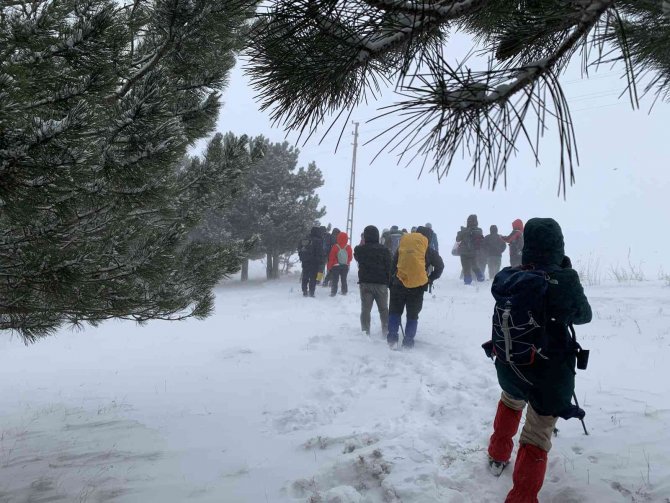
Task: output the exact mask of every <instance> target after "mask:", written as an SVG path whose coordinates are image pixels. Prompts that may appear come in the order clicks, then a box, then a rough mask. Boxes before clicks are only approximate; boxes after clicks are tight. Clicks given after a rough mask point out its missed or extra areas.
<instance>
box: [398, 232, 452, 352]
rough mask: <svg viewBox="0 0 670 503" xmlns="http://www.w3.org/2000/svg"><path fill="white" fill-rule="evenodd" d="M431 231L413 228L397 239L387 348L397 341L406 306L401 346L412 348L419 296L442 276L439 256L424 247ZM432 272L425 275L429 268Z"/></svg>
mask: <svg viewBox="0 0 670 503" xmlns="http://www.w3.org/2000/svg"><path fill="white" fill-rule="evenodd" d="M431 233H432V231H431V230H430V229H428V228H426V227H423V226H419V227H417V232H411V233H409V234H405V235H404V236H403V237H402V238H401V239H400V246H399V247H398V251H397V252H396V253H395V255H394V256H393V263H392V266H391V282H390V301H389V328H388V335H387V336H386V341H387V342H388V344H389V346H392V347H393V346H394V345H395V344H396V343H397V342H398V330H399V329H400V322H401V318H402V313H403V311H404V310H405V307H407V322H406V323H405V335H404V337H403V341H402V345H403V347H404V348H412V347H414V337H415V336H416V330H417V327H418V324H419V313H420V312H421V308H422V306H423V293H424V292H425V291H426V290H427V289H428V286H429V285H432V283H433V281H435V280H436V279H438V278H439V277H440V276H441V275H442V271H443V270H444V262H443V261H442V257H440V255H439V254H438V253H437V252H436V251H435V250H433V249H431V248H430V247H429V246H428V243H429V241H430V235H431ZM431 266H432V267H433V272H432V273H430V275H429V274H428V273H427V271H428V269H429V268H430V267H431Z"/></svg>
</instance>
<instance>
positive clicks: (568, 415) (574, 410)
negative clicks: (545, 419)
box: [558, 404, 586, 421]
mask: <svg viewBox="0 0 670 503" xmlns="http://www.w3.org/2000/svg"><path fill="white" fill-rule="evenodd" d="M584 416H586V412H585V411H584V409H580V408H579V407H577V406H576V405H572V404H571V405H570V406H568V407H567V408H566V409H565V410H563V411H561V413H560V414H559V415H558V417H560V418H562V419H565V420H566V421H567V420H568V419H572V418H573V417H574V418H577V419H580V420H581V419H584Z"/></svg>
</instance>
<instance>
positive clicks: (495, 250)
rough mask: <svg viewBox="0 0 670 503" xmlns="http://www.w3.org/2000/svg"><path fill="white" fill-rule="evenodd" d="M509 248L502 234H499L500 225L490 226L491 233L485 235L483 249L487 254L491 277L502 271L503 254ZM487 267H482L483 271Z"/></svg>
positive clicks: (491, 278)
mask: <svg viewBox="0 0 670 503" xmlns="http://www.w3.org/2000/svg"><path fill="white" fill-rule="evenodd" d="M505 248H507V245H506V244H505V241H504V240H503V238H502V236H501V235H500V234H498V226H497V225H492V226H491V227H490V228H489V234H488V235H487V236H484V243H483V246H482V249H483V250H484V254H485V256H486V265H487V266H488V268H489V279H490V280H493V278H494V277H495V275H496V274H498V271H500V263H501V262H502V254H503V252H504V251H505ZM483 272H485V269H484V268H482V273H483Z"/></svg>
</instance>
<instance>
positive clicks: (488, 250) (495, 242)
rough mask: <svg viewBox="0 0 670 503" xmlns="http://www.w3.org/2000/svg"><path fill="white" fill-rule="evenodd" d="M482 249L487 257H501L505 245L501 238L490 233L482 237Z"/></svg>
mask: <svg viewBox="0 0 670 503" xmlns="http://www.w3.org/2000/svg"><path fill="white" fill-rule="evenodd" d="M482 248H483V251H484V253H485V255H486V256H487V257H501V256H502V254H503V252H504V251H505V249H506V248H507V243H505V241H503V238H502V236H501V235H500V234H498V233H497V232H496V233H495V234H493V233H491V234H489V235H487V236H485V237H484V244H483V246H482Z"/></svg>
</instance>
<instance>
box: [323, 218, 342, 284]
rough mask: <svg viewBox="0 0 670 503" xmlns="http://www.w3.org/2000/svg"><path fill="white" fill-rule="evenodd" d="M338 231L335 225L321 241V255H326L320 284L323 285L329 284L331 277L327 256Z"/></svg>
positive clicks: (335, 241)
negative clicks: (324, 271)
mask: <svg viewBox="0 0 670 503" xmlns="http://www.w3.org/2000/svg"><path fill="white" fill-rule="evenodd" d="M339 233H340V229H338V228H337V227H335V228H334V229H333V231H332V232H331V233H330V234H326V235H325V236H324V241H323V256H324V257H326V260H325V266H324V268H325V269H326V276H325V277H324V278H323V282H322V285H323V286H329V285H330V281H331V279H332V275H331V273H330V269H328V260H327V259H328V257H329V256H330V250H332V249H333V246H335V244H336V243H337V235H338V234H339Z"/></svg>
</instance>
